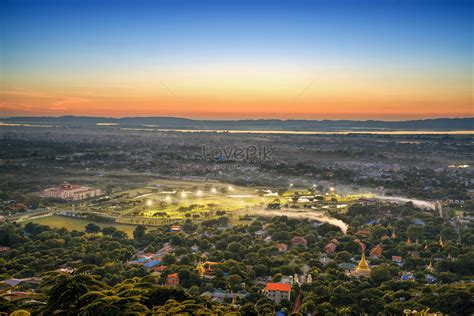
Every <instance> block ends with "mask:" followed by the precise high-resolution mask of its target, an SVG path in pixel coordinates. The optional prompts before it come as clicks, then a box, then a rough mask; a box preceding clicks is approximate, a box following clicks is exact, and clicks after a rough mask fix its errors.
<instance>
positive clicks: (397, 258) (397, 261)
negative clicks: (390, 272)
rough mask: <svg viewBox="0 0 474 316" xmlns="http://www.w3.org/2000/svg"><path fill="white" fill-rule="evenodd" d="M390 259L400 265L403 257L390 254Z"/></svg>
mask: <svg viewBox="0 0 474 316" xmlns="http://www.w3.org/2000/svg"><path fill="white" fill-rule="evenodd" d="M392 261H393V262H395V263H397V264H399V265H400V264H402V263H403V258H402V257H400V256H392Z"/></svg>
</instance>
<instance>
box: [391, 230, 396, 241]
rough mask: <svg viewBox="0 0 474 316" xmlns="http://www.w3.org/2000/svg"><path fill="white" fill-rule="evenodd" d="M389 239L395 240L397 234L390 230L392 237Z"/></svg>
mask: <svg viewBox="0 0 474 316" xmlns="http://www.w3.org/2000/svg"><path fill="white" fill-rule="evenodd" d="M391 238H392V239H395V238H397V234H395V230H392V237H391Z"/></svg>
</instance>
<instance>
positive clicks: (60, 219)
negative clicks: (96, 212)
mask: <svg viewBox="0 0 474 316" xmlns="http://www.w3.org/2000/svg"><path fill="white" fill-rule="evenodd" d="M29 222H33V223H35V224H41V225H47V226H50V227H52V228H66V229H67V230H77V231H84V229H85V227H86V225H87V224H89V223H94V224H96V225H98V226H100V227H101V228H103V227H107V226H113V227H115V228H117V229H118V230H121V231H123V232H125V233H127V235H128V236H130V237H132V236H133V230H134V229H135V226H134V225H125V224H117V223H98V222H93V221H90V220H87V219H76V218H70V217H65V216H59V215H52V216H47V217H41V218H37V219H33V220H29V221H25V222H22V223H21V224H22V225H26V224H28V223H29Z"/></svg>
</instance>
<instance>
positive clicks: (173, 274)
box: [168, 273, 178, 278]
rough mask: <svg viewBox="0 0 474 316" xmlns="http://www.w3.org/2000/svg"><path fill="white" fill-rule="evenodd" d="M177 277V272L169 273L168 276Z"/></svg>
mask: <svg viewBox="0 0 474 316" xmlns="http://www.w3.org/2000/svg"><path fill="white" fill-rule="evenodd" d="M177 277H178V274H177V273H172V274H168V278H177Z"/></svg>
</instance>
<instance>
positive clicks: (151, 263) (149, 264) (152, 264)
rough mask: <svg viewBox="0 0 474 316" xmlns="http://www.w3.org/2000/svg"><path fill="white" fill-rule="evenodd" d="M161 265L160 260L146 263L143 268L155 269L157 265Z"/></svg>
mask: <svg viewBox="0 0 474 316" xmlns="http://www.w3.org/2000/svg"><path fill="white" fill-rule="evenodd" d="M160 263H161V261H160V260H156V259H155V260H151V261H148V262H147V263H145V264H144V265H143V266H144V267H145V268H153V267H154V266H156V265H159V264H160Z"/></svg>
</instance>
